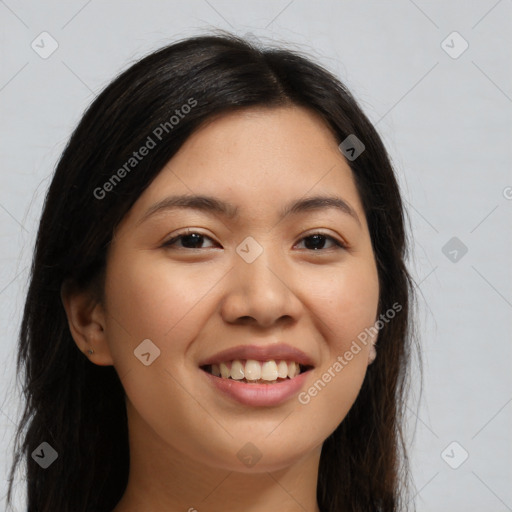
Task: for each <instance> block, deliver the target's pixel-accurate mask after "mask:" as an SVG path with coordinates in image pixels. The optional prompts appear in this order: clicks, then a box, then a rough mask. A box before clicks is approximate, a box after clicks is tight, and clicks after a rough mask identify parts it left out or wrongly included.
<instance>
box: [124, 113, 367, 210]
mask: <svg viewBox="0 0 512 512" xmlns="http://www.w3.org/2000/svg"><path fill="white" fill-rule="evenodd" d="M176 193H181V194H194V195H208V196H216V197H219V198H220V199H225V200H229V201H230V202H231V203H235V204H236V205H237V206H238V207H239V208H240V209H241V210H242V212H243V210H244V209H245V208H247V209H250V207H252V208H253V209H254V211H253V212H252V213H253V215H254V214H255V213H256V212H259V213H262V212H263V211H264V210H268V209H272V208H274V209H279V207H280V206H281V205H282V204H283V202H288V201H291V200H293V199H299V198H302V197H307V196H308V195H318V194H323V195H325V194H336V195H341V196H343V197H344V198H345V199H346V200H347V201H349V202H350V203H351V204H352V206H353V208H354V209H355V210H356V211H357V212H358V214H359V215H363V217H364V214H363V212H362V211H361V205H360V203H359V197H358V193H357V189H356V186H355V182H354V180H353V176H352V170H351V169H350V167H349V165H348V164H347V162H346V160H345V159H344V157H343V155H342V154H341V152H340V150H339V149H338V142H337V140H336V138H335V136H334V134H333V133H332V131H331V130H330V128H329V127H328V126H327V124H326V123H325V122H324V121H323V119H322V118H321V117H320V116H319V115H318V114H316V113H314V112H312V111H310V110H308V109H305V108H302V107H285V108H283V107H279V108H250V109H244V110H240V111H235V112H229V113H224V114H221V115H219V116H216V117H215V118H211V119H208V120H207V121H206V122H205V123H204V124H203V125H202V126H201V127H200V128H199V129H198V130H196V131H195V132H194V133H193V134H192V135H191V136H190V137H189V138H188V139H187V140H186V141H185V143H184V144H183V146H182V147H181V148H180V150H179V151H178V152H177V153H176V154H175V155H174V157H173V158H172V159H171V160H170V161H169V162H168V164H167V165H166V166H165V167H164V169H163V170H162V171H161V172H160V173H159V175H158V176H157V177H156V178H155V180H154V181H153V182H152V184H151V185H150V186H149V187H148V188H147V189H146V190H145V191H144V193H143V195H142V196H141V197H140V198H139V200H138V201H137V203H136V205H134V207H135V209H136V210H138V211H137V212H136V213H141V212H142V211H143V210H144V209H145V208H147V207H148V206H151V204H154V203H155V202H157V201H160V200H162V199H163V198H164V197H165V196H167V195H174V194H176Z"/></svg>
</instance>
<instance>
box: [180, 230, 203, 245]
mask: <svg viewBox="0 0 512 512" xmlns="http://www.w3.org/2000/svg"><path fill="white" fill-rule="evenodd" d="M202 240H203V236H202V235H199V234H197V233H192V234H190V235H185V236H184V237H183V239H182V244H183V245H184V246H186V247H191V246H193V247H192V248H194V249H197V247H196V246H197V245H201V242H202Z"/></svg>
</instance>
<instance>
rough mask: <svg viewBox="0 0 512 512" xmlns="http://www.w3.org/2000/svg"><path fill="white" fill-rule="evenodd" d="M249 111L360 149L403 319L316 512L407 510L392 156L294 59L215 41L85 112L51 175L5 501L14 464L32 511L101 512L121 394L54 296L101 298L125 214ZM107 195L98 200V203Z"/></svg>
mask: <svg viewBox="0 0 512 512" xmlns="http://www.w3.org/2000/svg"><path fill="white" fill-rule="evenodd" d="M192 104H193V105H194V106H193V108H190V109H185V108H182V106H184V105H192ZM252 107H260V108H261V107H265V108H278V107H303V108H307V109H309V110H310V111H314V112H316V113H317V114H318V115H319V116H320V117H321V118H322V119H323V120H324V121H325V123H326V125H327V126H328V127H329V128H330V129H331V131H332V133H333V135H334V136H335V137H336V138H337V140H338V144H339V143H341V142H342V141H344V139H346V137H347V136H349V135H351V134H355V135H356V136H357V137H358V138H359V139H360V140H361V141H363V143H364V146H365V149H364V151H363V152H362V153H361V154H360V155H359V157H358V158H357V159H355V160H352V161H349V162H348V164H349V165H350V168H351V170H352V173H353V176H354V179H355V182H356V186H357V190H358V193H359V195H360V198H361V201H362V205H363V208H364V212H365V215H366V218H367V224H368V228H369V233H370V237H371V242H372V247H373V251H374V255H375V260H376V264H377V269H378V278H379V288H380V291H379V304H378V310H379V311H378V312H379V314H382V313H384V312H386V311H387V310H389V309H390V308H392V307H393V304H395V303H398V304H400V305H401V307H402V309H401V311H400V313H398V314H397V315H396V317H395V318H394V319H393V320H392V321H389V322H386V323H385V325H384V326H383V327H382V329H381V330H380V332H379V337H378V357H377V359H376V360H375V362H374V363H373V364H372V365H370V366H369V368H368V371H367V374H366V377H365V379H364V382H363V385H362V387H361V389H360V392H359V395H358V397H357V399H356V401H355V403H354V404H353V406H352V408H351V409H350V411H349V412H348V414H347V416H346V417H345V418H344V420H343V421H342V422H341V423H340V425H339V426H338V427H337V428H336V430H335V431H334V432H333V433H332V434H331V435H330V436H329V437H328V438H327V439H326V440H325V442H324V444H323V449H322V453H321V457H320V466H319V474H318V483H317V499H318V504H319V507H320V509H321V510H323V511H325V512H341V511H344V512H347V511H353V512H356V511H369V510H371V511H380V512H395V511H399V510H403V509H404V508H405V506H406V505H407V504H406V503H405V496H406V493H407V489H408V487H409V483H408V480H409V478H410V471H409V464H408V458H407V450H406V442H405V435H404V420H405V408H406V397H407V395H408V391H409V380H410V377H409V376H410V359H411V357H410V356H411V348H413V345H414V340H415V336H414V335H413V330H414V329H413V322H412V314H411V312H412V311H411V310H412V308H411V305H412V303H413V302H412V294H413V291H414V290H413V281H412V279H411V277H410V275H409V273H408V270H407V268H406V265H405V258H406V256H407V254H408V243H407V233H406V230H405V226H404V219H405V213H406V212H405V210H404V207H403V203H402V199H401V196H400V192H399V186H398V183H397V180H396V177H395V175H394V171H393V167H392V165H391V161H390V158H389V156H388V154H387V152H386V149H385V147H384V145H383V143H382V141H381V138H380V137H379V135H378V134H377V132H376V130H375V128H374V127H373V126H372V124H371V122H370V121H369V120H368V118H367V117H366V115H365V114H364V113H363V111H362V110H361V108H360V107H359V105H358V104H357V102H356V100H355V99H354V97H353V96H352V95H351V93H350V92H349V91H348V90H347V88H346V87H345V86H344V85H343V84H342V83H341V82H340V81H339V80H338V79H337V78H336V77H335V76H334V75H333V74H332V73H331V72H329V71H328V70H326V69H324V68H323V67H322V66H320V65H318V64H316V63H314V62H312V60H311V59H310V58H308V57H306V56H304V55H301V53H299V52H298V51H292V50H289V49H285V48H284V47H270V46H269V47H263V46H261V45H258V44H256V43H254V42H253V43H251V42H249V41H247V40H244V39H243V38H241V37H238V36H235V35H233V34H229V33H224V32H222V33H220V34H218V33H213V34H208V35H201V36H195V37H191V38H187V39H183V40H180V41H177V42H174V43H173V44H170V45H168V46H166V47H164V48H161V49H159V50H157V51H155V52H153V53H151V54H150V55H148V56H146V57H144V58H143V59H141V60H140V61H138V62H136V63H135V64H133V65H132V66H131V67H129V68H128V69H127V70H125V71H124V72H122V73H121V74H120V75H119V76H117V77H116V78H115V79H114V81H113V82H112V83H110V84H109V85H108V86H107V87H106V88H105V89H104V90H103V91H102V92H101V94H99V95H98V97H97V98H96V99H95V100H94V101H93V103H92V104H91V105H90V106H89V107H88V109H87V110H86V112H85V113H84V115H83V117H82V119H81V121H80V122H79V124H78V126H77V127H76V129H75V130H74V132H73V134H72V136H71V138H70V140H69V142H68V144H67V146H66V148H65V150H64V152H63V154H62V156H61V158H60V161H59V162H58V164H57V167H56V170H55V174H54V177H53V179H52V182H51V185H50V187H49V190H48V192H47V195H46V198H45V202H44V206H43V213H42V216H41V221H40V225H39V229H38V233H37V238H36V242H35V249H34V257H33V261H32V266H31V275H30V281H29V288H28V292H27V297H26V301H25V307H24V312H23V318H22V323H21V326H20V333H19V341H18V354H17V366H16V370H17V374H18V378H20V379H21V377H20V375H21V374H22V373H23V377H22V384H23V395H24V398H25V403H24V409H23V414H22V417H21V419H20V423H19V425H18V427H17V431H16V438H15V449H14V459H13V463H12V467H11V472H10V478H9V480H10V482H9V490H8V503H9V504H10V503H11V498H12V490H13V489H12V484H13V476H14V473H15V469H16V468H17V466H18V465H19V464H20V463H21V462H24V463H25V464H26V468H25V469H26V486H27V487H26V490H27V504H28V508H27V510H28V511H29V512H70V511H73V512H91V511H94V512H110V511H111V510H112V509H113V508H114V507H115V505H116V504H117V502H118V501H119V500H120V498H121V497H122V495H123V493H124V491H125V488H126V484H127V480H128V472H129V447H128V427H127V415H126V409H125V393H124V389H123V387H122V385H121V382H120V380H119V378H118V375H117V373H116V371H115V368H114V367H113V366H98V365H95V364H91V362H90V361H89V360H88V358H87V357H84V355H83V354H82V353H81V351H80V350H79V349H78V347H77V345H76V344H75V343H74V341H73V339H72V336H71V333H70V329H69V325H68V320H67V316H66V314H65V310H64V307H63V304H62V300H61V295H60V292H61V286H62V285H63V283H64V282H72V283H74V284H75V285H76V286H78V287H80V288H82V289H88V287H91V289H95V290H96V292H97V293H98V297H101V295H102V286H103V279H104V269H105V263H106V254H107V250H108V247H109V244H110V242H111V240H112V237H113V235H114V233H115V229H116V226H117V225H118V224H119V222H120V221H121V220H122V218H123V217H124V215H125V214H126V213H127V212H128V210H129V209H130V208H131V206H132V205H133V203H134V202H135V201H136V200H137V198H138V197H139V196H140V195H141V194H142V192H143V191H144V190H145V189H146V188H147V187H148V186H149V185H150V183H151V182H152V180H153V179H154V178H155V177H156V176H157V175H158V174H159V172H160V170H161V169H162V168H163V167H164V165H165V164H166V163H167V162H168V161H169V160H170V159H171V158H172V157H173V155H174V154H175V153H176V152H177V151H178V149H179V148H180V147H181V146H182V144H183V143H184V142H185V141H186V140H187V138H188V137H189V136H190V135H191V134H192V133H193V132H194V131H195V130H197V129H198V128H199V126H201V125H203V124H204V123H205V122H208V121H210V120H212V119H213V118H214V116H216V115H220V114H224V113H228V112H230V111H235V110H239V109H250V108H252ZM180 109H181V110H180ZM177 110H179V111H180V112H182V113H183V112H187V113H186V115H182V116H179V122H177V123H175V122H174V121H172V120H171V121H170V119H171V116H173V115H178V112H177ZM169 122H170V123H171V124H172V127H171V128H170V127H169ZM165 123H167V125H166V124H165ZM162 126H166V127H167V131H166V133H164V135H165V138H164V137H162V141H163V142H162V143H158V144H156V146H155V147H154V149H152V150H151V151H149V153H148V154H147V156H145V157H144V158H143V159H141V160H140V161H138V162H137V164H136V167H135V168H134V169H133V170H130V172H126V173H125V175H123V176H122V179H120V180H117V181H115V182H113V181H112V177H113V173H114V174H115V172H116V170H117V169H121V168H122V166H123V165H124V164H126V162H127V161H128V159H129V158H130V157H131V156H132V154H133V152H134V151H135V150H137V149H139V148H140V147H141V146H142V145H143V144H144V143H145V142H146V141H147V139H148V136H151V134H154V131H155V129H156V128H157V127H162ZM153 138H155V137H154V136H153ZM125 170H126V167H125ZM121 174H123V173H121ZM121 174H120V173H119V172H118V176H119V177H120V176H121ZM109 180H110V181H109ZM107 182H109V183H111V185H112V186H110V187H109V186H105V184H106V183H107ZM107 188H108V190H109V192H108V194H107V195H106V196H105V194H104V193H103V192H102V193H101V194H100V193H98V190H100V189H103V190H107ZM95 191H96V192H95ZM101 195H103V197H100V196H101ZM420 370H421V369H420ZM43 441H46V442H48V443H49V444H50V445H51V446H52V447H53V448H54V449H55V450H56V451H57V453H58V458H57V460H56V461H55V462H54V463H53V464H52V465H51V467H49V468H48V469H41V467H40V466H39V465H38V464H37V463H36V462H35V461H34V460H33V458H32V456H31V454H32V452H33V451H34V450H35V449H36V448H37V447H38V446H39V445H40V444H41V442H43ZM407 506H408V508H407V509H408V510H409V509H410V508H409V505H407Z"/></svg>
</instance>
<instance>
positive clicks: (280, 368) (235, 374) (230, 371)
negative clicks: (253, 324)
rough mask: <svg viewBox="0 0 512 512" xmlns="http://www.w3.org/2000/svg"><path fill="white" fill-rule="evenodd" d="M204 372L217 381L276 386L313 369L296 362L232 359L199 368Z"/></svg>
mask: <svg viewBox="0 0 512 512" xmlns="http://www.w3.org/2000/svg"><path fill="white" fill-rule="evenodd" d="M200 369H201V370H203V371H204V372H206V373H208V374H210V375H213V376H214V377H217V378H219V379H224V380H232V381H238V382H240V383H245V384H278V383H280V382H285V381H287V380H292V379H294V378H296V377H298V376H299V375H301V374H303V373H306V372H308V371H310V370H312V369H313V366H311V365H304V364H301V363H298V362H296V361H287V360H283V359H281V360H274V359H270V360H266V361H258V360H255V359H234V360H231V361H223V362H220V363H214V364H206V365H203V366H200Z"/></svg>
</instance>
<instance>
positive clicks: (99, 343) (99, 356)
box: [60, 281, 114, 366]
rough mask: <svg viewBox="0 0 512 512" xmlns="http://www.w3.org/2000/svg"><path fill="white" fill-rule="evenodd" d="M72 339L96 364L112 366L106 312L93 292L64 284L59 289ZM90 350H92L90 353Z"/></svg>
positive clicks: (67, 282) (70, 284)
mask: <svg viewBox="0 0 512 512" xmlns="http://www.w3.org/2000/svg"><path fill="white" fill-rule="evenodd" d="M60 297H61V300H62V304H63V306H64V309H65V311H66V316H67V318H68V325H69V330H70V332H71V336H73V339H74V340H75V343H76V345H77V347H78V348H79V350H80V351H81V352H83V353H84V354H85V355H86V356H87V357H88V358H89V359H90V360H91V362H93V363H94V364H97V365H99V366H109V365H113V364H114V362H113V359H112V355H111V353H110V348H109V345H108V343H107V330H106V325H107V324H106V313H105V311H104V307H103V305H102V304H101V302H100V301H99V300H98V298H96V297H95V294H94V293H93V292H92V291H91V290H87V289H78V288H77V287H76V286H74V285H73V284H72V283H71V282H69V281H65V282H64V283H63V284H62V286H61V290H60ZM90 351H93V352H92V353H90Z"/></svg>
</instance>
